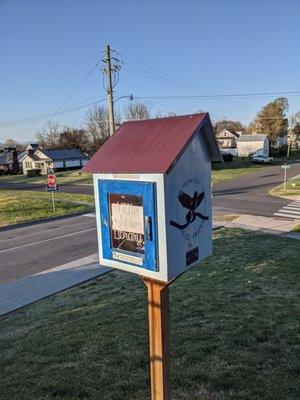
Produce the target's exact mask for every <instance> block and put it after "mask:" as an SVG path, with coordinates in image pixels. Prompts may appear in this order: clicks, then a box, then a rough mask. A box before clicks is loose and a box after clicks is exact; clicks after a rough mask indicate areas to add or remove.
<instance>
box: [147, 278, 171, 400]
mask: <svg viewBox="0 0 300 400" xmlns="http://www.w3.org/2000/svg"><path fill="white" fill-rule="evenodd" d="M142 279H143V281H144V283H145V284H146V286H147V291H148V318H149V343H150V374H151V400H171V387H170V312H169V286H168V285H169V284H168V283H164V282H160V281H157V280H154V279H150V278H145V277H143V278H142Z"/></svg>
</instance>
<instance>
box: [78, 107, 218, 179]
mask: <svg viewBox="0 0 300 400" xmlns="http://www.w3.org/2000/svg"><path fill="white" fill-rule="evenodd" d="M204 123H208V124H209V126H210V131H211V134H212V135H213V133H212V130H211V124H210V119H209V115H208V114H207V113H202V114H192V115H183V116H176V117H167V118H157V119H148V120H140V121H129V122H124V123H123V124H122V125H121V126H120V128H118V129H117V131H116V132H115V133H114V135H113V136H112V137H110V138H109V139H108V140H107V142H106V143H105V144H104V145H103V146H102V147H101V148H100V149H99V150H98V151H97V153H96V154H95V155H94V156H93V157H92V158H91V159H90V161H89V162H88V163H87V164H86V165H85V166H84V168H83V169H82V171H83V172H94V173H166V172H167V171H168V170H169V169H170V167H171V166H172V164H173V163H174V161H176V159H177V158H178V156H179V155H180V153H181V152H182V150H183V149H184V148H185V146H186V145H187V143H188V142H189V140H190V139H191V138H192V136H193V134H194V133H195V132H196V131H199V129H200V128H201V127H203V125H204ZM215 145H216V146H217V144H215Z"/></svg>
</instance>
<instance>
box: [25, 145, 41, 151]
mask: <svg viewBox="0 0 300 400" xmlns="http://www.w3.org/2000/svg"><path fill="white" fill-rule="evenodd" d="M38 147H39V145H38V144H37V143H29V144H28V145H27V147H26V150H35V149H37V148H38Z"/></svg>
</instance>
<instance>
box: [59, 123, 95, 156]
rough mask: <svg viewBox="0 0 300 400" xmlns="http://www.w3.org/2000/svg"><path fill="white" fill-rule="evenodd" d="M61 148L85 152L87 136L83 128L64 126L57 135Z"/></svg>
mask: <svg viewBox="0 0 300 400" xmlns="http://www.w3.org/2000/svg"><path fill="white" fill-rule="evenodd" d="M59 147H60V148H61V149H79V150H82V151H84V152H87V150H88V148H89V146H88V138H87V134H86V131H85V130H84V129H76V128H70V127H64V128H63V130H62V132H61V134H60V137H59Z"/></svg>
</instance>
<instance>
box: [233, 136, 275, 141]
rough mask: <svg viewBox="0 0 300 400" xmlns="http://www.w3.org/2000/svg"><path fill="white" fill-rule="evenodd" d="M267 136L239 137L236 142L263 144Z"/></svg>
mask: <svg viewBox="0 0 300 400" xmlns="http://www.w3.org/2000/svg"><path fill="white" fill-rule="evenodd" d="M266 137H268V135H241V136H240V137H239V138H238V142H263V141H264V140H265V138H266Z"/></svg>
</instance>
